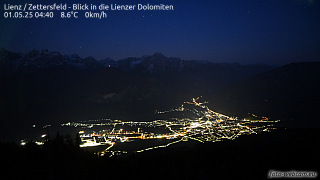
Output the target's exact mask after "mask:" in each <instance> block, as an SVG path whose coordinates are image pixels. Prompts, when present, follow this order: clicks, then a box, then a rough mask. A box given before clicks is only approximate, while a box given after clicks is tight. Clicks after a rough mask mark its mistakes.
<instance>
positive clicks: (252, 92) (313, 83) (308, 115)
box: [218, 62, 320, 127]
mask: <svg viewBox="0 0 320 180" xmlns="http://www.w3.org/2000/svg"><path fill="white" fill-rule="evenodd" d="M319 92H320V63H319V62H314V63H311V62H310V63H293V64H288V65H285V66H283V67H280V68H277V69H274V70H271V71H268V72H265V73H261V74H258V75H256V76H254V77H252V78H249V79H248V80H245V81H242V82H239V83H237V84H235V85H233V86H232V87H230V88H228V90H227V91H225V92H223V93H221V94H220V95H221V96H220V97H219V98H218V99H219V100H218V102H219V103H220V104H221V105H223V106H224V108H225V111H227V110H228V111H232V113H234V114H242V115H243V116H245V114H246V113H248V112H250V113H255V114H260V115H267V116H269V117H271V118H272V119H280V120H282V124H283V125H284V126H295V127H310V126H311V127H312V126H317V127H319V126H320V121H319V120H318V116H319V109H320V103H319V101H320V94H319Z"/></svg>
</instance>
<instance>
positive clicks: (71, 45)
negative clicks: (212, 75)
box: [0, 0, 320, 64]
mask: <svg viewBox="0 0 320 180" xmlns="http://www.w3.org/2000/svg"><path fill="white" fill-rule="evenodd" d="M24 2H25V1H14V0H5V1H1V3H0V4H1V6H0V7H1V9H0V10H1V11H0V12H1V19H0V20H1V21H0V23H1V26H0V27H1V28H0V33H1V35H0V38H1V39H0V47H3V48H6V49H9V50H12V51H19V52H26V51H29V50H32V49H35V48H36V49H49V50H52V51H59V52H61V53H63V54H73V53H77V54H79V55H80V56H81V57H85V56H93V57H95V58H96V59H98V60H99V59H104V58H107V57H109V58H113V59H115V60H118V59H121V58H125V57H129V56H130V57H131V56H134V57H140V56H142V55H151V54H153V53H154V52H161V53H163V54H164V55H166V56H174V57H181V58H183V59H186V60H191V59H195V60H209V61H213V62H240V63H272V64H274V63H288V62H297V61H319V60H320V2H319V1H316V0H314V1H312V0H264V1H263V0H252V1H245V0H243V1H239V0H219V1H217V0H193V1H191V0H103V1H100V0H72V1H67V0H64V1H61V0H45V1H44V0H38V1H35V0H33V1H27V2H33V3H36V2H38V3H42V4H53V3H59V2H67V3H69V4H72V3H88V4H91V3H92V4H96V5H100V4H101V3H104V4H111V3H116V4H138V3H141V4H147V3H149V4H161V3H162V4H172V5H174V11H137V10H136V11H109V12H107V13H108V17H107V18H106V19H101V20H98V19H85V18H84V17H83V16H84V13H83V12H80V14H79V18H78V19H61V18H60V17H59V16H60V12H59V11H55V12H54V13H55V18H53V19H35V18H34V19H4V17H3V8H4V5H3V4H4V3H10V4H24Z"/></svg>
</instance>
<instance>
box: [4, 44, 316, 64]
mask: <svg viewBox="0 0 320 180" xmlns="http://www.w3.org/2000/svg"><path fill="white" fill-rule="evenodd" d="M0 49H4V50H7V51H10V52H14V53H21V54H22V55H24V54H26V53H29V52H31V51H33V50H37V51H43V50H47V51H48V52H58V53H60V54H61V55H63V56H64V55H67V56H68V55H78V56H79V57H80V58H82V59H84V58H87V57H93V58H94V59H95V60H97V61H101V60H105V59H110V60H114V61H116V62H117V61H121V60H124V59H127V58H141V57H145V56H147V57H148V56H153V55H154V54H157V53H159V54H162V55H164V56H165V57H166V58H179V59H181V60H184V61H203V62H210V63H222V64H223V63H227V64H233V63H236V64H241V65H250V64H261V65H271V66H282V65H286V64H292V63H303V62H306V63H308V62H310V63H311V62H320V59H319V60H318V61H312V60H311V61H307V60H305V61H303V60H301V61H291V62H290V61H287V62H277V63H276V62H274V63H272V62H240V61H214V60H203V59H185V58H182V57H181V56H169V55H167V54H165V53H163V52H158V51H155V52H153V53H150V54H143V55H140V56H127V57H123V58H120V59H113V58H110V57H105V58H102V59H98V58H96V57H95V56H94V55H88V56H81V55H79V54H77V53H63V52H60V51H57V50H50V49H46V48H39V49H38V48H31V49H30V50H27V51H25V52H17V51H13V50H10V49H6V48H3V47H0Z"/></svg>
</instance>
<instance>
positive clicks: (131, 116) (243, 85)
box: [0, 49, 320, 127]
mask: <svg viewBox="0 0 320 180" xmlns="http://www.w3.org/2000/svg"><path fill="white" fill-rule="evenodd" d="M319 72H320V63H319V62H309V63H293V64H288V65H285V66H282V67H274V66H270V65H261V64H250V65H242V64H238V63H213V62H209V61H195V60H193V61H189V60H183V59H181V58H176V57H166V56H164V55H163V54H161V53H155V54H153V55H151V56H142V57H128V58H125V59H122V60H118V61H115V60H112V59H110V58H106V59H103V60H99V61H98V60H96V59H94V58H93V57H86V58H81V57H79V56H78V55H76V54H73V55H62V54H61V53H59V52H52V51H48V50H32V51H30V52H27V53H25V54H23V53H15V52H11V51H8V50H5V49H1V50H0V87H1V89H0V100H1V101H0V119H1V122H0V123H1V127H8V126H17V124H19V125H21V126H23V125H24V124H31V123H43V124H45V123H47V124H52V123H61V122H66V121H77V120H87V119H97V118H117V119H121V120H136V121H139V120H141V121H146V120H153V118H156V117H155V115H154V112H155V110H166V109H170V108H174V107H177V106H179V105H180V104H181V103H182V102H184V101H186V100H189V99H190V98H192V97H196V96H203V97H204V99H205V100H207V101H209V102H210V105H209V106H211V107H212V109H214V110H216V111H218V112H221V113H225V114H228V115H232V116H240V117H248V116H250V115H251V114H258V115H260V116H268V117H270V118H272V119H280V120H282V122H283V125H284V126H295V127H310V126H312V127H313V126H318V127H319V121H318V120H317V116H318V114H317V111H318V109H319V103H318V102H319V100H320V98H319V95H318V92H320V91H319V90H320V87H319V82H320V73H319Z"/></svg>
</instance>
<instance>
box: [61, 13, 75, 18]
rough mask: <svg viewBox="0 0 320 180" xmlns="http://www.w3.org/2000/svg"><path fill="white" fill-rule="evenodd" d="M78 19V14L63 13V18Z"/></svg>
mask: <svg viewBox="0 0 320 180" xmlns="http://www.w3.org/2000/svg"><path fill="white" fill-rule="evenodd" d="M72 17H73V18H78V12H74V11H70V12H61V18H72Z"/></svg>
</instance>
